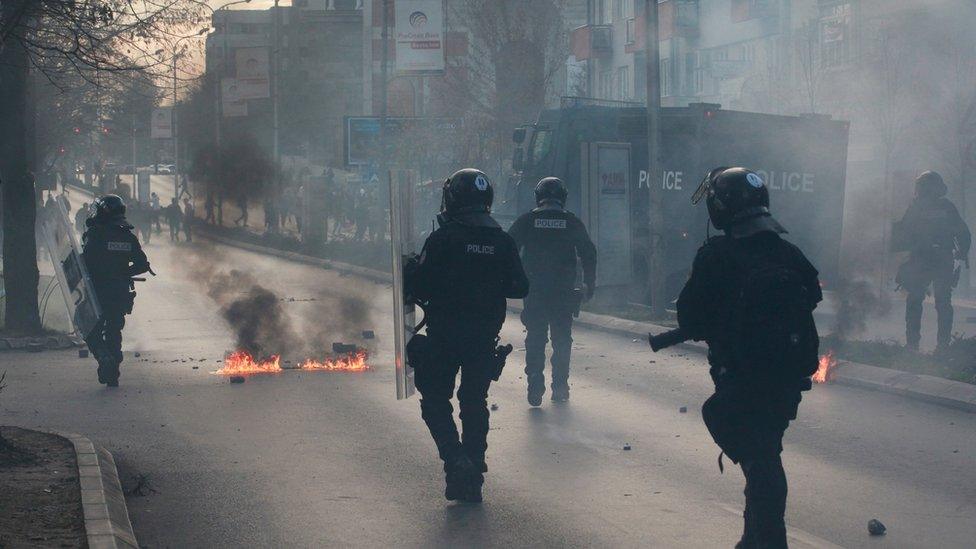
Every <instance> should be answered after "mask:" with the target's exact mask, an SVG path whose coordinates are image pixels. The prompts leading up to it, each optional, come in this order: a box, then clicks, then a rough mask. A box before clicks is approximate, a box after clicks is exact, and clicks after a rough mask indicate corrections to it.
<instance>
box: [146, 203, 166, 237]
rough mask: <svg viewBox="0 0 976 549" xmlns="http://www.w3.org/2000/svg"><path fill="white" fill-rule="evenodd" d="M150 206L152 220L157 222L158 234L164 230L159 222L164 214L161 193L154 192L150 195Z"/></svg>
mask: <svg viewBox="0 0 976 549" xmlns="http://www.w3.org/2000/svg"><path fill="white" fill-rule="evenodd" d="M149 208H150V210H151V211H152V222H153V223H155V224H156V234H159V233H161V232H163V227H162V226H161V225H160V224H159V218H160V217H161V216H162V215H161V214H162V210H163V208H162V205H160V203H159V195H158V194H156V193H152V194H150V195H149Z"/></svg>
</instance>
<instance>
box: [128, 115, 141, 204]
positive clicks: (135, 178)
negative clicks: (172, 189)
mask: <svg viewBox="0 0 976 549" xmlns="http://www.w3.org/2000/svg"><path fill="white" fill-rule="evenodd" d="M136 166H137V164H136V112H135V109H133V110H132V189H131V190H132V198H135V199H136V200H140V199H142V198H143V197H141V196H138V194H139V174H138V170H137V169H136Z"/></svg>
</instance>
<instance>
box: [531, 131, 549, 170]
mask: <svg viewBox="0 0 976 549" xmlns="http://www.w3.org/2000/svg"><path fill="white" fill-rule="evenodd" d="M551 148H552V130H539V131H537V132H535V135H534V136H533V137H532V147H531V149H530V150H529V153H530V154H529V164H530V165H534V164H536V163H537V162H539V161H540V160H542V159H543V158H545V157H546V156H547V155H548V154H549V150H550V149H551Z"/></svg>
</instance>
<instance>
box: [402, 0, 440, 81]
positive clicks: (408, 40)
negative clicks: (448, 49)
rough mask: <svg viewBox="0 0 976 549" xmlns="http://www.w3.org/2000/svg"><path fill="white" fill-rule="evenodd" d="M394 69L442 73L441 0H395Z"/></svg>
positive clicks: (429, 73)
mask: <svg viewBox="0 0 976 549" xmlns="http://www.w3.org/2000/svg"><path fill="white" fill-rule="evenodd" d="M395 32H396V68H397V73H398V74H401V75H404V76H410V75H415V76H416V75H439V74H443V73H444V5H443V2H442V0H398V1H397V2H396V31H395Z"/></svg>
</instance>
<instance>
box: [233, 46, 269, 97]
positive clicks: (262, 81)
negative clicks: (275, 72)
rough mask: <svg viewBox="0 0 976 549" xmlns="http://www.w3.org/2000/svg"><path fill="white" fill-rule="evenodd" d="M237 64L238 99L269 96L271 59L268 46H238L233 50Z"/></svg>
mask: <svg viewBox="0 0 976 549" xmlns="http://www.w3.org/2000/svg"><path fill="white" fill-rule="evenodd" d="M234 59H235V61H236V65H237V87H238V98H239V99H266V98H268V97H271V76H270V75H271V69H270V67H271V60H270V55H269V53H268V48H238V49H237V50H235V51H234Z"/></svg>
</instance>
